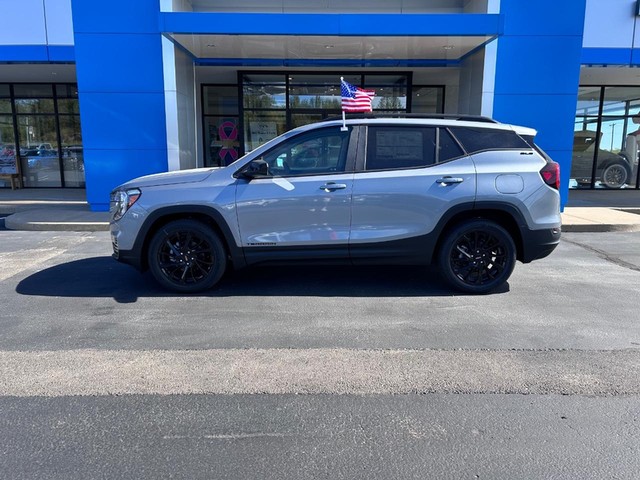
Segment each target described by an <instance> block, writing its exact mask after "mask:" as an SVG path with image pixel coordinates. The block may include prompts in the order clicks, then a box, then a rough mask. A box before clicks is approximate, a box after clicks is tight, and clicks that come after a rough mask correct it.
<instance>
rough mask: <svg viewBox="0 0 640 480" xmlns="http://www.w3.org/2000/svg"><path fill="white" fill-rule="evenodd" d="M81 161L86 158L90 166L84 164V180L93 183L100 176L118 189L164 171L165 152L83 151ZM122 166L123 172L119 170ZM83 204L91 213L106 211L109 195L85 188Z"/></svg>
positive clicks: (98, 190) (165, 163) (165, 164)
mask: <svg viewBox="0 0 640 480" xmlns="http://www.w3.org/2000/svg"><path fill="white" fill-rule="evenodd" d="M84 154H85V158H86V156H87V155H89V156H90V158H91V162H89V163H86V162H85V176H86V177H87V183H88V182H89V179H92V181H97V179H99V178H100V177H102V176H104V177H107V178H109V179H110V180H111V181H112V182H113V183H114V186H115V185H120V184H122V183H124V182H126V181H128V180H131V179H132V178H136V177H140V176H142V175H150V174H152V173H160V172H166V171H167V151H166V149H164V148H163V149H160V150H149V149H145V150H123V149H120V150H118V149H111V150H96V149H91V150H85V152H84ZM123 165H126V168H123ZM87 202H89V205H90V206H91V209H92V210H94V211H106V210H108V209H109V191H107V192H106V195H105V191H103V190H101V189H98V188H87Z"/></svg>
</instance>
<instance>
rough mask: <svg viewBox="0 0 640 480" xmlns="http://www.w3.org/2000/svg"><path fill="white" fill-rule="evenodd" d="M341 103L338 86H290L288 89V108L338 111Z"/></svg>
mask: <svg viewBox="0 0 640 480" xmlns="http://www.w3.org/2000/svg"><path fill="white" fill-rule="evenodd" d="M341 102H342V100H341V97H340V85H333V86H291V87H290V89H289V108H294V109H319V108H320V109H331V110H340V109H341V108H342V103H341Z"/></svg>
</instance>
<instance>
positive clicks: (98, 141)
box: [81, 92, 167, 150]
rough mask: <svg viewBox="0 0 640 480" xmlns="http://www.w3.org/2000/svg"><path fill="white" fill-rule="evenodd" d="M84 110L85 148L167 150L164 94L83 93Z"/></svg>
mask: <svg viewBox="0 0 640 480" xmlns="http://www.w3.org/2000/svg"><path fill="white" fill-rule="evenodd" d="M81 108H82V112H81V114H82V116H83V118H82V122H83V124H82V139H83V142H84V145H85V148H96V149H100V150H102V149H111V150H117V149H122V150H127V149H143V148H149V149H160V148H166V147H167V141H166V129H165V124H164V121H157V120H158V119H164V115H165V109H164V94H163V93H138V92H136V93H129V92H118V93H84V94H83V95H82V98H81Z"/></svg>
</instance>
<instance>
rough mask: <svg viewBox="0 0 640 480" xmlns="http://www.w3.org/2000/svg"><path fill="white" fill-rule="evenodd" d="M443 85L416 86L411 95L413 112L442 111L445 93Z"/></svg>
mask: <svg viewBox="0 0 640 480" xmlns="http://www.w3.org/2000/svg"><path fill="white" fill-rule="evenodd" d="M443 93H444V92H443V88H442V87H414V88H413V92H412V97H411V112H412V113H442V112H443V111H444V95H443Z"/></svg>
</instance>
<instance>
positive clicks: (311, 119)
mask: <svg viewBox="0 0 640 480" xmlns="http://www.w3.org/2000/svg"><path fill="white" fill-rule="evenodd" d="M321 120H322V114H321V113H294V114H291V128H296V127H301V126H303V125H309V124H310V123H315V122H319V121H321Z"/></svg>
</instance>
